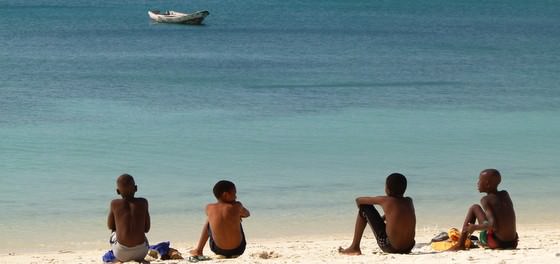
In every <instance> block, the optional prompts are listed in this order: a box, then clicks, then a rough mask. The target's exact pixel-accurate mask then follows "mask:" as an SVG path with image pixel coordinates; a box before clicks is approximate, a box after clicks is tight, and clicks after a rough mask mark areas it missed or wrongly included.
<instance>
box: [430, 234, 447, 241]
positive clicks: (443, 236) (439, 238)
mask: <svg viewBox="0 0 560 264" xmlns="http://www.w3.org/2000/svg"><path fill="white" fill-rule="evenodd" d="M447 239H449V235H448V234H447V232H441V233H439V234H438V235H437V236H435V237H434V238H432V242H439V241H445V240H447Z"/></svg>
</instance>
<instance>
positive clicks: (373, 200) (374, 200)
mask: <svg viewBox="0 0 560 264" xmlns="http://www.w3.org/2000/svg"><path fill="white" fill-rule="evenodd" d="M386 198H387V197H386V196H374V197H358V198H356V205H357V206H360V205H366V204H383V203H384V202H385V200H386Z"/></svg>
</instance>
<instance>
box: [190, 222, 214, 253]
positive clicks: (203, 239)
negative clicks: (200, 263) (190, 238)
mask: <svg viewBox="0 0 560 264" xmlns="http://www.w3.org/2000/svg"><path fill="white" fill-rule="evenodd" d="M208 225H209V223H208V222H206V224H204V227H202V234H200V239H199V240H198V245H197V246H196V248H195V249H193V250H191V251H189V253H190V254H191V255H192V256H202V255H203V254H202V251H203V250H204V246H205V245H206V241H208Z"/></svg>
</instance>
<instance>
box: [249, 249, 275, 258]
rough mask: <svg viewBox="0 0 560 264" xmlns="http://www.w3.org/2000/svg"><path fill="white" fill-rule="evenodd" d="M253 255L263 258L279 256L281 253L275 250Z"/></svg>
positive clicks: (253, 255)
mask: <svg viewBox="0 0 560 264" xmlns="http://www.w3.org/2000/svg"><path fill="white" fill-rule="evenodd" d="M251 256H252V257H255V258H261V259H273V258H279V257H280V255H279V254H278V253H276V252H274V251H262V252H258V253H253V254H251Z"/></svg>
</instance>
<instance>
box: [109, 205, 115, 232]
mask: <svg viewBox="0 0 560 264" xmlns="http://www.w3.org/2000/svg"><path fill="white" fill-rule="evenodd" d="M107 227H109V229H110V230H111V231H115V230H117V227H116V225H115V215H114V214H113V202H111V205H109V216H108V217H107Z"/></svg>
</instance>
